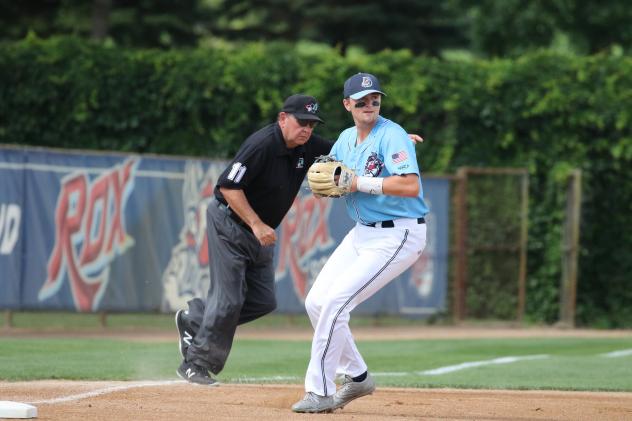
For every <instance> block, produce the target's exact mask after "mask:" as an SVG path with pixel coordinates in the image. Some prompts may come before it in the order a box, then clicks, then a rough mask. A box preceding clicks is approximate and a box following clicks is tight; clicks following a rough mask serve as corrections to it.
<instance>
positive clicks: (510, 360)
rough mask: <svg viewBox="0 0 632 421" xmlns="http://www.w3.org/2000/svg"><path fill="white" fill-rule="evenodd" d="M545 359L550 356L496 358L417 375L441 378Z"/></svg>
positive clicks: (421, 372)
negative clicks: (482, 368)
mask: <svg viewBox="0 0 632 421" xmlns="http://www.w3.org/2000/svg"><path fill="white" fill-rule="evenodd" d="M545 358H549V356H548V355H546V354H542V355H525V356H522V357H511V356H509V357H500V358H494V359H491V360H483V361H470V362H466V363H461V364H456V365H448V366H446V367H439V368H435V369H432V370H425V371H418V372H417V374H419V375H422V376H439V375H441V374H446V373H453V372H455V371H460V370H465V369H468V368H473V367H482V366H486V365H495V364H511V363H515V362H518V361H528V360H542V359H545Z"/></svg>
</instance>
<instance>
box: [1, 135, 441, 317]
mask: <svg viewBox="0 0 632 421" xmlns="http://www.w3.org/2000/svg"><path fill="white" fill-rule="evenodd" d="M225 165H226V162H223V161H210V160H200V159H186V158H171V157H164V156H163V157H157V156H144V155H122V154H114V153H110V154H97V153H84V152H76V151H66V150H64V151H60V150H48V149H46V150H44V149H35V148H33V149H29V148H10V147H5V148H2V147H0V308H4V309H24V310H28V309H37V310H45V309H55V310H70V311H78V312H94V311H163V312H170V311H174V310H176V309H178V308H183V307H185V306H186V302H187V301H188V300H189V299H191V298H193V297H205V296H206V293H207V290H208V285H209V283H210V282H211V281H212V280H211V279H210V277H209V265H210V264H212V261H211V260H209V256H208V252H207V250H208V248H207V243H206V215H205V214H206V207H207V206H208V204H209V202H210V200H211V199H212V197H213V189H214V186H215V182H216V180H217V177H218V176H219V174H220V173H221V172H222V170H223V169H224V167H225ZM423 185H424V192H425V195H426V198H427V200H428V204H429V206H430V208H431V213H430V214H429V215H428V216H427V218H426V219H427V224H428V225H427V226H428V245H427V246H426V250H425V251H424V253H423V254H422V255H421V257H420V259H419V260H418V261H417V263H415V265H413V267H412V268H411V269H410V270H408V271H406V272H405V273H404V274H402V275H401V276H399V277H398V278H397V279H396V280H394V281H393V282H391V283H390V284H389V285H387V286H386V287H385V288H384V289H382V290H381V291H380V292H378V293H377V294H376V295H375V296H374V297H372V298H370V299H369V300H368V301H367V302H366V303H363V304H362V305H361V306H359V307H358V309H357V310H356V312H357V313H365V314H411V315H429V314H434V313H436V312H437V311H442V310H443V309H444V308H445V297H446V289H447V261H448V238H449V237H448V215H449V196H450V195H449V182H448V181H447V180H444V179H430V180H424V182H423ZM351 227H352V222H351V220H350V218H349V217H348V216H347V214H346V211H345V207H344V203H343V200H340V199H316V198H314V197H313V195H311V193H310V192H309V191H308V190H307V188H306V187H303V188H302V189H301V192H300V193H299V195H298V197H297V199H296V200H295V202H294V204H293V206H292V208H291V210H290V211H289V213H288V215H287V216H286V218H285V219H284V220H283V222H282V224H281V225H280V226H279V227H278V229H277V238H278V241H277V245H276V252H275V270H276V294H277V302H278V311H279V312H282V313H304V311H305V310H304V308H303V301H304V299H305V296H306V294H307V292H308V291H309V288H310V286H311V283H312V282H313V281H314V279H315V277H316V275H317V274H318V272H319V270H320V269H321V268H322V266H323V265H324V263H325V261H326V260H327V257H328V256H329V255H330V254H331V252H332V251H333V250H334V248H335V247H336V245H337V244H338V243H339V242H340V241H341V239H342V238H343V236H344V235H345V234H346V232H347V231H348V230H349V229H350V228H351ZM341 282H344V280H341Z"/></svg>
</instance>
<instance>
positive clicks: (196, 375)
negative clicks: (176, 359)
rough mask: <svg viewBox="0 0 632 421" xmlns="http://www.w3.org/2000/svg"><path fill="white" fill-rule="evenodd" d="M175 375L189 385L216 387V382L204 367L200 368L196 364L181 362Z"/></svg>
mask: <svg viewBox="0 0 632 421" xmlns="http://www.w3.org/2000/svg"><path fill="white" fill-rule="evenodd" d="M176 374H178V376H179V377H180V378H181V379H184V380H186V381H188V382H190V383H195V384H202V385H205V386H218V385H219V383H218V382H217V380H215V379H214V378H212V377H211V375H210V374H209V373H208V370H207V369H206V368H204V367H200V366H199V365H197V364H194V363H190V362H186V361H182V364H180V367H178V369H177V370H176Z"/></svg>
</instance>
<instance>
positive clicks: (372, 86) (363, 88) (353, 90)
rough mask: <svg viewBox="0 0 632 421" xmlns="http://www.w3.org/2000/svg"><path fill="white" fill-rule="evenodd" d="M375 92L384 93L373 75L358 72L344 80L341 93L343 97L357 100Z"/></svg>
mask: <svg viewBox="0 0 632 421" xmlns="http://www.w3.org/2000/svg"><path fill="white" fill-rule="evenodd" d="M375 92H377V93H378V94H382V95H386V94H385V93H384V92H382V88H380V81H379V80H377V78H376V77H375V76H373V75H372V74H370V73H358V74H355V75H353V76H351V77H350V78H349V79H347V80H346V82H345V88H344V92H343V95H344V97H345V98H351V99H354V100H358V99H360V98H362V97H364V96H367V95H368V94H372V93H375Z"/></svg>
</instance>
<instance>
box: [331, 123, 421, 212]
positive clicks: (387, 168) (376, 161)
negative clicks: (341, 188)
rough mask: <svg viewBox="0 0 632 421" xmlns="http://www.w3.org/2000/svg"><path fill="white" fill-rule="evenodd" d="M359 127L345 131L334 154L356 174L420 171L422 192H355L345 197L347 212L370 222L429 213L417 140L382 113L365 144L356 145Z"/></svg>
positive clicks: (383, 174) (370, 175)
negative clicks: (398, 193) (402, 193)
mask: <svg viewBox="0 0 632 421" xmlns="http://www.w3.org/2000/svg"><path fill="white" fill-rule="evenodd" d="M357 135H358V132H357V129H356V127H355V126H354V127H350V128H348V129H346V130H345V131H343V132H342V133H341V134H340V137H338V140H337V141H336V143H335V144H334V146H333V148H332V149H331V155H333V156H335V157H336V159H338V160H340V161H342V162H343V163H344V164H345V165H346V166H347V167H349V168H351V169H353V170H354V172H355V173H356V175H359V176H368V177H388V176H391V175H401V174H417V175H418V176H419V195H418V196H417V197H401V196H389V195H371V194H368V193H362V192H354V193H350V194H348V195H346V196H345V199H346V202H347V212H348V213H349V216H351V218H352V219H353V220H354V221H357V222H360V223H363V224H369V223H372V222H379V221H387V220H392V219H399V218H419V217H422V216H425V215H426V214H427V213H428V207H427V206H426V203H425V202H424V193H423V188H422V185H421V174H420V172H419V166H418V165H417V156H416V155H415V147H414V144H413V142H411V140H410V139H409V138H408V134H407V133H406V131H405V130H404V129H403V128H402V127H401V126H399V125H398V124H397V123H394V122H392V121H391V120H388V119H386V118H384V117H382V116H379V117H378V120H377V122H376V124H375V127H373V130H371V133H369V135H368V136H367V138H366V139H365V140H364V142H362V143H361V144H359V145H357V146H356V138H357Z"/></svg>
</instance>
